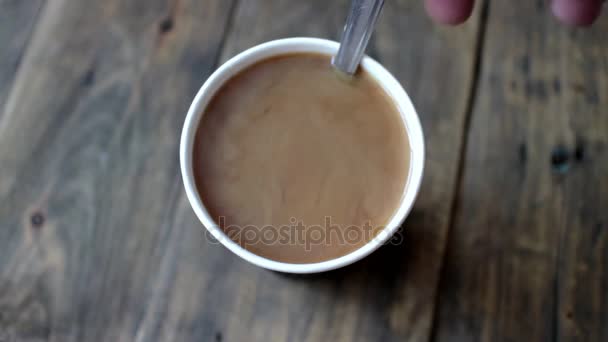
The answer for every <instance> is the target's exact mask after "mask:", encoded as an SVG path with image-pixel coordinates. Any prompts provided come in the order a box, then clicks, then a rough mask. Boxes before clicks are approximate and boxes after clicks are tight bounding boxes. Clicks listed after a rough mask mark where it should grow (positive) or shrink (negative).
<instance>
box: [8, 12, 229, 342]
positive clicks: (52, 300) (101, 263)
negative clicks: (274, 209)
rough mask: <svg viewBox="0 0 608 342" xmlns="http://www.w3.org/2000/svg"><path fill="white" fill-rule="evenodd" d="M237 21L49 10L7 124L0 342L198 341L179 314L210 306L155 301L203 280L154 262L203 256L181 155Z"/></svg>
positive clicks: (200, 273) (207, 15) (220, 16)
mask: <svg viewBox="0 0 608 342" xmlns="http://www.w3.org/2000/svg"><path fill="white" fill-rule="evenodd" d="M230 10H231V1H226V0H209V1H204V2H202V1H194V0H179V1H178V0H173V1H166V0H145V1H144V0H134V1H119V0H107V1H106V0H104V1H96V0H49V1H48V4H47V6H46V7H45V10H44V12H43V14H42V17H41V21H40V23H39V24H38V25H37V29H36V31H35V34H34V37H33V39H32V43H31V47H30V48H29V49H28V52H27V54H26V56H25V57H24V60H23V64H22V67H21V70H22V71H21V72H20V73H19V75H18V78H17V79H16V81H15V85H14V86H13V89H12V90H11V97H10V99H9V100H8V104H7V106H6V107H5V111H4V113H3V114H2V121H0V202H1V203H2V205H1V206H0V340H3V341H15V340H17V341H49V340H50V341H133V340H137V341H149V340H175V341H178V340H179V341H181V340H186V337H189V338H191V337H200V338H205V337H206V336H207V335H206V332H205V331H206V330H204V329H207V327H209V326H210V325H209V324H207V323H205V321H204V320H197V321H194V320H190V321H188V320H187V319H185V318H182V317H184V316H185V317H189V316H188V315H193V312H194V313H195V312H197V311H198V310H201V309H202V308H204V306H203V303H198V302H197V303H194V302H185V303H183V305H182V306H180V307H178V309H179V310H176V311H171V310H172V308H168V307H165V306H164V303H166V302H170V299H171V295H177V296H180V294H173V293H172V292H168V293H167V292H164V290H165V289H172V288H171V287H170V284H171V283H172V281H176V282H181V281H183V280H184V279H188V278H189V277H196V279H203V277H204V276H205V274H206V271H205V269H204V268H200V267H201V266H200V265H199V263H198V262H197V263H195V264H190V265H191V266H192V267H193V272H191V273H184V274H182V275H181V276H180V277H177V279H175V278H176V277H175V273H173V272H167V270H166V269H167V268H166V267H164V266H162V265H166V264H167V263H170V262H177V260H176V259H175V256H176V255H179V253H181V251H180V250H179V247H180V245H179V243H177V241H180V240H182V239H183V240H184V241H187V239H186V238H185V236H184V235H185V231H191V232H190V234H191V235H192V236H193V237H194V239H195V240H196V244H197V246H198V249H197V251H199V252H200V250H201V249H204V248H205V247H201V246H203V245H202V243H201V240H202V234H200V232H201V230H200V228H199V226H198V225H197V224H195V222H194V219H193V216H192V215H190V211H189V208H187V203H185V200H184V197H183V195H182V183H181V178H180V176H179V173H178V157H177V151H178V143H179V135H180V131H181V125H182V123H183V119H184V117H185V113H186V110H187V108H188V106H189V103H190V101H191V99H192V97H193V96H194V93H195V92H196V91H197V90H198V88H199V87H200V85H201V84H202V82H203V81H204V80H205V78H206V77H207V76H208V75H209V74H210V72H211V71H212V69H213V68H214V65H215V64H216V62H217V59H218V53H219V48H220V45H221V41H222V37H223V32H224V27H225V25H226V23H227V22H228V20H227V19H228V17H229V14H230ZM186 209H188V210H186ZM184 212H185V213H187V215H186V214H182V213H184ZM190 239H192V237H190ZM185 243H186V244H187V243H188V242H185ZM202 256H203V255H202V254H197V257H202ZM212 257H213V256H212ZM169 259H170V260H171V261H170V262H169V261H166V260H169ZM197 261H201V260H197ZM205 262H206V261H205V259H204V258H202V261H201V263H202V264H203V265H204V264H205ZM185 264H186V265H187V260H186V261H185ZM161 266H162V267H161ZM185 267H186V266H185ZM209 273H213V272H209ZM205 279H207V278H205ZM209 279H212V278H209ZM199 285H201V284H199ZM193 286H196V285H193ZM201 286H202V285H201ZM180 298H184V297H180ZM192 304H195V305H196V306H192ZM196 317H200V316H198V315H197V316H196ZM161 322H165V323H166V324H169V326H171V327H173V328H172V329H165V328H164V326H163V325H162V324H161ZM172 324H175V325H172ZM188 324H190V325H188ZM201 329H202V330H201ZM176 331H179V334H181V335H178V333H177V332H176ZM209 334H210V336H213V334H215V331H212V332H209ZM173 337H174V338H173ZM182 337H183V338H182Z"/></svg>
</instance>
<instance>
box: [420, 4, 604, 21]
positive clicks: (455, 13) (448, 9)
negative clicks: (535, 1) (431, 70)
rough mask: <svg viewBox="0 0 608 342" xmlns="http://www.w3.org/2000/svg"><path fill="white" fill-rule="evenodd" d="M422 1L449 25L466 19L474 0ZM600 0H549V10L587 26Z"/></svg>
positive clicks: (599, 5) (597, 10) (595, 15)
mask: <svg viewBox="0 0 608 342" xmlns="http://www.w3.org/2000/svg"><path fill="white" fill-rule="evenodd" d="M424 1H425V6H426V9H427V11H428V12H429V14H430V15H431V17H433V19H435V20H436V21H438V22H440V23H442V24H449V25H456V24H460V23H462V22H464V21H465V20H467V18H469V16H470V15H471V12H472V11H473V4H474V2H475V0H424ZM486 1H490V0H486ZM498 1H509V0H498ZM525 1H531V0H525ZM602 2H603V0H551V10H552V11H553V14H554V15H555V16H556V17H557V18H558V19H559V20H560V21H562V22H564V23H566V24H569V25H575V26H587V25H591V24H592V23H593V22H594V21H595V19H596V18H597V17H598V16H599V15H600V12H601V8H602ZM513 6H515V5H513Z"/></svg>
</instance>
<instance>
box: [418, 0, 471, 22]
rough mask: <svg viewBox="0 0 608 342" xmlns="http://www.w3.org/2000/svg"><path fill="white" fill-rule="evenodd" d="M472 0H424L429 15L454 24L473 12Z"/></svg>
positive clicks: (465, 18)
mask: <svg viewBox="0 0 608 342" xmlns="http://www.w3.org/2000/svg"><path fill="white" fill-rule="evenodd" d="M474 2H475V1H474V0H425V1H424V4H425V7H426V10H427V12H429V15H430V16H431V17H432V18H433V19H435V20H436V21H438V22H440V23H442V24H449V25H456V24H460V23H462V22H464V21H465V20H467V19H468V18H469V17H470V16H471V12H473V4H474Z"/></svg>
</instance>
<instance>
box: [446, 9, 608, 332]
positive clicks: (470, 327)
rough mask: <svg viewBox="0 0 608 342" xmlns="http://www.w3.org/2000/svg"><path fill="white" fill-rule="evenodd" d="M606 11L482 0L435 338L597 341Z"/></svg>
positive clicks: (605, 328)
mask: <svg viewBox="0 0 608 342" xmlns="http://www.w3.org/2000/svg"><path fill="white" fill-rule="evenodd" d="M607 19H608V18H605V17H604V18H602V19H601V20H600V22H598V23H597V24H596V25H595V26H594V27H593V28H592V29H588V30H582V29H568V28H566V27H564V26H562V25H560V24H559V23H557V22H556V21H555V20H554V19H553V18H552V17H551V15H550V14H549V11H548V8H546V6H545V5H543V3H542V2H525V1H521V2H520V3H518V4H517V6H515V5H514V4H512V3H510V2H501V1H494V2H491V4H490V14H489V21H488V22H489V26H488V29H487V34H486V38H485V49H484V53H483V67H482V74H481V80H480V86H479V88H478V89H479V90H478V94H477V96H476V101H475V106H474V112H473V117H472V121H471V122H472V124H471V130H470V133H469V137H468V143H467V149H466V159H465V161H466V164H465V167H464V178H463V181H462V186H461V187H460V193H459V196H458V202H457V203H458V205H457V214H456V219H455V225H454V228H453V229H452V230H451V232H450V239H449V244H448V251H447V257H446V263H445V266H444V267H445V271H444V272H443V274H442V280H441V284H442V285H441V290H442V292H441V293H442V295H441V297H440V301H439V303H440V308H439V310H438V312H439V315H438V320H437V322H438V325H437V328H438V332H437V340H439V341H477V340H483V341H606V340H608V263H607V260H608V223H607V222H608V216H607V215H608V213H607V212H606V208H607V207H608V179H607V178H606V175H607V174H608V116H607V115H606V107H607V105H608V46H607V45H606V44H605V42H606V40H605V32H606V30H607V29H608V20H607Z"/></svg>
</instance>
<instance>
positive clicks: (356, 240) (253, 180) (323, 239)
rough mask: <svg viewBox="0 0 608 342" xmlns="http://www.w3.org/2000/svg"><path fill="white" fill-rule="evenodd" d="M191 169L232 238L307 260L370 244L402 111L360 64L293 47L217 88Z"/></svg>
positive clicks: (381, 214)
mask: <svg viewBox="0 0 608 342" xmlns="http://www.w3.org/2000/svg"><path fill="white" fill-rule="evenodd" d="M193 153H194V155H193V157H194V158H193V171H194V176H195V180H196V185H197V189H198V192H199V195H200V197H201V199H202V201H203V202H204V204H205V206H206V207H207V209H208V210H209V213H210V214H211V216H212V217H213V218H214V220H215V221H216V222H217V223H218V224H219V225H220V227H221V228H222V229H223V230H224V231H225V232H226V233H227V234H228V236H230V238H232V239H233V240H234V241H235V242H237V243H239V244H240V245H241V246H243V247H244V248H246V249H247V250H249V251H251V252H253V253H255V254H257V255H260V256H262V257H266V258H269V259H272V260H276V261H282V262H290V263H312V262H321V261H326V260H330V259H334V258H337V257H340V256H343V255H346V254H348V253H350V252H352V251H354V250H356V249H358V248H360V247H362V246H363V245H365V244H366V243H367V242H369V241H370V240H371V239H372V238H373V237H374V236H375V235H376V234H377V233H378V232H379V231H380V230H381V229H382V228H383V227H384V225H386V224H387V223H388V221H389V219H390V218H391V217H392V215H393V214H394V213H395V211H396V209H397V207H398V206H399V203H400V201H401V197H402V195H403V192H404V188H405V186H406V181H407V177H408V172H409V162H410V148H409V144H408V138H407V136H406V131H405V127H404V124H403V122H402V120H401V118H400V114H399V111H398V109H397V107H396V106H395V104H394V103H393V102H392V100H391V99H390V98H389V97H388V95H387V94H385V92H384V91H383V89H382V88H381V87H380V86H379V85H378V84H377V83H376V81H375V80H374V79H373V78H372V77H371V76H370V75H368V74H367V73H366V72H359V73H358V74H357V75H356V76H355V77H354V78H352V79H347V78H345V77H342V76H340V75H338V74H337V72H336V71H334V70H333V69H332V67H331V65H330V57H329V56H325V55H317V54H290V55H283V56H279V57H274V58H270V59H267V60H264V61H261V62H259V63H257V64H255V65H253V66H250V67H248V68H247V69H245V70H244V71H242V72H240V73H239V74H238V75H236V76H234V77H233V78H232V79H231V80H229V81H228V82H227V83H225V84H224V86H223V87H222V88H221V89H220V90H219V91H218V92H217V93H216V94H215V96H214V98H213V99H212V101H211V102H210V104H209V105H208V107H207V108H206V110H205V113H204V115H203V117H202V119H201V121H200V123H199V126H198V128H197V133H196V138H195V143H194V149H193Z"/></svg>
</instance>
